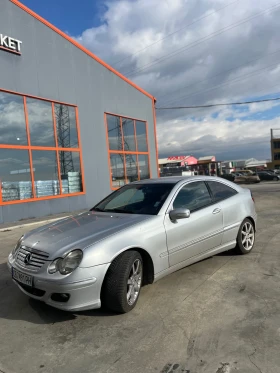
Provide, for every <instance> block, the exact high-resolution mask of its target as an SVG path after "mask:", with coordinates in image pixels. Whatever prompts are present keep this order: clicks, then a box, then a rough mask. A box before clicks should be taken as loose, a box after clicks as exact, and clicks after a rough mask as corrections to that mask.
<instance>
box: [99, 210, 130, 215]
mask: <svg viewBox="0 0 280 373" xmlns="http://www.w3.org/2000/svg"><path fill="white" fill-rule="evenodd" d="M103 211H104V212H119V213H120V214H135V212H133V211H130V210H124V209H106V210H103Z"/></svg>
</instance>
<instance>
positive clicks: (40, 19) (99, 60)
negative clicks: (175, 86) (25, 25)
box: [10, 0, 156, 101]
mask: <svg viewBox="0 0 280 373" xmlns="http://www.w3.org/2000/svg"><path fill="white" fill-rule="evenodd" d="M10 1H11V2H12V3H13V4H15V5H17V6H18V7H19V8H21V9H22V10H24V11H25V12H26V13H28V14H30V15H31V16H32V17H34V18H36V19H37V20H38V21H40V22H42V23H43V24H44V25H45V26H47V27H49V28H50V29H51V30H53V31H55V32H56V33H57V34H59V35H60V36H62V37H63V38H64V39H66V40H67V41H69V42H70V43H72V44H73V45H75V47H77V48H79V49H80V50H81V51H83V52H84V53H86V54H87V55H88V56H90V57H91V58H93V59H94V60H95V61H97V62H98V63H100V64H101V65H102V66H104V67H106V68H107V69H108V70H110V71H111V72H112V73H113V74H115V75H117V76H118V77H119V78H121V79H122V80H124V81H125V82H126V83H128V84H130V85H131V86H132V87H134V88H136V89H137V90H138V91H140V92H141V93H143V94H144V95H146V96H147V97H149V98H150V99H152V100H153V101H156V99H155V98H154V96H153V95H151V94H150V93H148V92H146V91H145V90H144V89H142V88H141V87H139V86H138V85H137V84H135V83H133V82H132V81H131V80H129V79H128V78H126V77H125V76H124V75H122V74H121V73H119V72H118V71H117V70H115V69H114V68H113V67H111V66H110V65H108V64H107V63H106V62H104V61H103V60H101V58H99V57H97V56H96V55H95V54H94V53H92V52H90V51H89V50H88V49H86V48H85V47H83V46H82V45H81V44H80V43H78V42H77V41H76V40H74V39H72V38H71V37H70V36H68V35H67V34H66V33H65V32H63V31H61V30H60V29H59V28H57V27H56V26H54V25H52V24H51V23H50V22H48V21H47V20H45V19H44V18H43V17H41V16H39V15H38V14H37V13H35V12H34V11H33V10H31V9H29V8H28V7H27V6H25V5H24V4H22V3H21V2H20V1H18V0H10Z"/></svg>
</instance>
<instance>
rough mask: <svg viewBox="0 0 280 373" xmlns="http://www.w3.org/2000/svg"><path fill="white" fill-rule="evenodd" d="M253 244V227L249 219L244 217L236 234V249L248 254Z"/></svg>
mask: <svg viewBox="0 0 280 373" xmlns="http://www.w3.org/2000/svg"><path fill="white" fill-rule="evenodd" d="M254 244H255V228H254V225H253V223H252V222H251V220H249V219H245V220H244V221H243V223H242V224H241V227H240V229H239V232H238V235H237V245H236V249H237V251H238V252H239V254H243V255H244V254H249V253H250V252H251V251H252V249H253V247H254Z"/></svg>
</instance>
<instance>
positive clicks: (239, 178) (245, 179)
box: [234, 171, 261, 184]
mask: <svg viewBox="0 0 280 373" xmlns="http://www.w3.org/2000/svg"><path fill="white" fill-rule="evenodd" d="M260 181H261V180H260V178H259V176H258V175H256V174H254V173H253V172H243V171H240V172H238V173H236V176H235V179H234V182H235V183H241V184H253V183H259V182H260Z"/></svg>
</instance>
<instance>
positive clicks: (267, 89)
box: [23, 0, 280, 160]
mask: <svg viewBox="0 0 280 373" xmlns="http://www.w3.org/2000/svg"><path fill="white" fill-rule="evenodd" d="M23 3H25V4H26V5H27V6H29V7H30V8H32V9H34V10H35V11H37V12H38V13H39V14H41V15H42V16H43V17H45V18H47V19H48V20H49V21H51V22H52V23H54V24H55V25H56V26H58V27H59V28H61V29H62V30H64V31H66V32H67V33H69V34H70V35H72V36H73V37H74V38H76V39H77V40H78V41H79V42H80V43H82V44H83V45H84V46H86V47H87V48H88V49H90V50H91V51H92V52H94V53H95V54H96V55H98V56H99V57H101V58H103V59H104V60H105V61H106V62H108V63H109V64H111V65H112V66H113V67H115V68H116V69H118V70H119V71H120V72H122V73H123V74H124V75H125V76H127V77H128V78H130V79H132V80H133V81H135V82H136V83H137V84H139V85H140V86H141V87H143V88H144V89H145V90H147V91H148V92H150V93H151V94H153V95H154V96H155V97H156V98H157V107H158V108H160V107H172V106H193V105H205V104H210V103H211V104H213V103H226V102H237V101H247V100H254V99H257V100H259V99H266V98H273V97H278V96H280V78H279V77H278V76H279V72H280V62H279V61H280V59H279V58H280V43H279V32H278V23H279V17H280V2H278V3H277V0H117V1H106V0H105V1H103V0H87V1H85V0H84V1H83V2H80V4H79V7H78V8H77V6H76V5H75V4H76V2H74V0H70V1H66V0H60V1H59V2H58V1H57V0H50V1H48V2H38V1H37V0H23ZM72 5H73V6H72ZM54 9H56V10H57V12H54ZM62 12H63V14H64V16H63V17H61V14H62ZM279 114H280V101H274V102H273V101H272V102H265V103H261V104H251V105H244V106H223V107H215V108H211V109H209V108H207V109H182V110H158V111H157V122H158V126H157V132H158V144H159V152H160V156H162V157H164V156H168V155H187V154H193V155H195V156H204V155H210V154H211V155H212V154H213V155H216V157H217V159H221V160H228V159H240V158H245V157H246V158H249V157H255V158H258V159H268V158H270V145H269V138H270V128H280V119H279Z"/></svg>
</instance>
